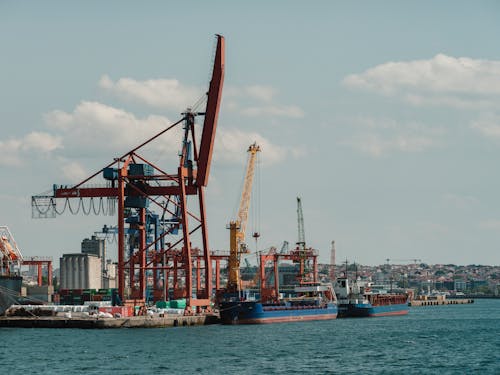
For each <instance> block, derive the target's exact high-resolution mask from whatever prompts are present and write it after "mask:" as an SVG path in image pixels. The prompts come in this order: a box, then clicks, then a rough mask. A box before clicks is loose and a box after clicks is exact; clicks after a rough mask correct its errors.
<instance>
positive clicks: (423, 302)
mask: <svg viewBox="0 0 500 375" xmlns="http://www.w3.org/2000/svg"><path fill="white" fill-rule="evenodd" d="M469 303H474V300H473V299H471V298H462V299H446V298H440V299H416V300H413V301H410V302H409V303H408V305H409V306H412V307H418V306H439V305H465V304H469Z"/></svg>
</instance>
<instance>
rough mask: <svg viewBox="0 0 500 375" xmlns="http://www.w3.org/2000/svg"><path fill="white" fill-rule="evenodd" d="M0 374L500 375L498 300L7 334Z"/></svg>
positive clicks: (3, 333)
mask: <svg viewBox="0 0 500 375" xmlns="http://www.w3.org/2000/svg"><path fill="white" fill-rule="evenodd" d="M0 373H1V374H80V373H82V374H83V373H84V374H111V373H115V374H305V373H307V374H400V373H406V374H407V373H410V374H500V300H477V301H476V303H475V304H472V305H452V306H431V307H419V308H412V309H411V310H410V314H409V315H408V316H405V317H385V318H365V319H341V320H333V321H326V322H305V323H282V324H272V325H258V326H202V327H179V328H167V329H123V330H102V331H101V330H73V329H71V330H70V329H17V328H15V329H14V328H5V329H0Z"/></svg>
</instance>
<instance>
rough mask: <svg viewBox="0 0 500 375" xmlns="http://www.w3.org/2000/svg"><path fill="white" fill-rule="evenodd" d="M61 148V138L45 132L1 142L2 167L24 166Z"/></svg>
mask: <svg viewBox="0 0 500 375" xmlns="http://www.w3.org/2000/svg"><path fill="white" fill-rule="evenodd" d="M61 147H62V138H61V137H59V136H54V135H51V134H49V133H45V132H31V133H29V134H27V135H25V136H24V137H22V138H18V139H15V138H13V139H9V140H6V141H0V150H2V157H1V158H0V165H22V164H23V163H24V161H25V160H27V159H29V158H36V157H39V156H46V155H48V154H49V153H50V152H52V151H54V150H56V149H59V148H61Z"/></svg>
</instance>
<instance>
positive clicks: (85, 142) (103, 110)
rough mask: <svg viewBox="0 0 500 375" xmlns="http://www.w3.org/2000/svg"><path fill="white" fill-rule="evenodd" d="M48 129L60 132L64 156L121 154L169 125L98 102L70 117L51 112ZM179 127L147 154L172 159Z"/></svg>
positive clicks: (81, 106) (157, 118) (81, 107)
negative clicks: (163, 155)
mask: <svg viewBox="0 0 500 375" xmlns="http://www.w3.org/2000/svg"><path fill="white" fill-rule="evenodd" d="M45 120H46V121H47V122H48V125H49V126H54V127H56V128H57V129H59V130H60V134H61V136H62V138H63V142H64V146H65V151H64V156H82V155H83V156H94V155H106V156H110V155H112V154H116V155H118V154H122V153H124V152H127V151H128V150H130V149H131V148H133V147H135V146H136V145H138V144H140V143H141V142H143V141H145V140H146V139H148V138H149V137H151V136H152V135H154V134H156V133H158V132H160V131H161V130H163V129H165V128H167V127H168V126H170V125H171V121H170V120H168V119H167V118H166V117H163V116H156V115H150V116H147V117H145V118H137V117H136V116H135V115H134V114H132V113H130V112H127V111H125V110H123V109H118V108H114V107H110V106H107V105H105V104H102V103H98V102H86V101H83V102H81V103H80V104H79V105H78V106H77V107H76V108H75V109H74V111H73V112H72V113H66V112H63V111H53V112H50V113H48V114H47V115H46V116H45ZM181 139H182V138H181V126H178V127H177V128H176V129H173V130H171V131H169V132H167V133H166V134H165V135H164V136H162V137H161V138H160V139H158V140H156V141H155V142H154V143H153V144H152V145H151V147H150V148H149V149H150V150H153V151H154V152H156V153H157V154H158V153H162V152H166V151H169V150H170V151H171V154H173V155H176V152H177V150H178V149H179V148H180V141H181Z"/></svg>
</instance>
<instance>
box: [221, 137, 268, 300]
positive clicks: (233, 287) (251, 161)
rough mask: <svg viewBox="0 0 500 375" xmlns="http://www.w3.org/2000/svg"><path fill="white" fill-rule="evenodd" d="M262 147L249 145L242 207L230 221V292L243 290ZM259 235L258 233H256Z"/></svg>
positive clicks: (228, 285) (228, 286)
mask: <svg viewBox="0 0 500 375" xmlns="http://www.w3.org/2000/svg"><path fill="white" fill-rule="evenodd" d="M259 151H260V147H259V146H258V145H257V143H253V144H252V145H250V147H248V150H247V152H248V160H247V168H246V173H245V181H244V183H243V191H242V192H241V199H240V208H239V210H238V216H237V218H236V220H232V221H231V222H230V223H229V226H228V227H229V264H228V268H229V277H228V282H227V291H228V292H238V291H240V290H241V279H240V260H241V254H248V249H247V245H246V243H245V230H246V226H247V221H248V208H249V206H250V197H251V195H252V184H253V176H254V170H255V160H256V158H257V152H259ZM255 235H257V234H255Z"/></svg>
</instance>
